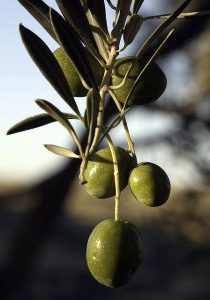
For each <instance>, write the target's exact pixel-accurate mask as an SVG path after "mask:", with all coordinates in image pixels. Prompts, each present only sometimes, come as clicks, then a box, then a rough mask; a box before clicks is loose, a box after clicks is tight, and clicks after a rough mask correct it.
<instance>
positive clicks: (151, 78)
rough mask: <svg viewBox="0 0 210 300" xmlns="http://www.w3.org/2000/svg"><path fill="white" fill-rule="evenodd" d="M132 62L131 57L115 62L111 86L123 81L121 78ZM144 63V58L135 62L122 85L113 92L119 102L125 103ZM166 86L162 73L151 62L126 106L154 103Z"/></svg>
mask: <svg viewBox="0 0 210 300" xmlns="http://www.w3.org/2000/svg"><path fill="white" fill-rule="evenodd" d="M132 60H133V57H132V56H128V57H124V58H120V59H117V60H116V62H115V65H114V69H113V74H112V80H111V82H112V85H113V86H117V85H119V84H120V83H121V82H122V81H123V78H124V76H125V74H126V72H127V70H128V68H129V66H130V64H131V63H132ZM146 63H147V60H146V59H145V58H142V59H141V60H140V61H137V62H136V63H135V64H134V66H133V67H132V69H131V71H130V73H129V75H128V78H127V79H126V81H125V83H124V85H123V86H122V87H120V88H118V89H115V90H114V92H115V94H116V96H117V97H118V99H119V101H120V102H122V103H124V102H125V100H126V98H127V96H128V94H129V92H130V90H131V88H132V87H133V85H134V82H135V80H136V79H137V77H138V75H139V74H140V72H141V70H142V69H143V67H144V66H145V64H146ZM166 85H167V80H166V76H165V74H164V72H163V71H162V70H161V68H160V67H159V66H158V65H157V63H155V62H152V63H151V65H150V66H149V67H148V68H147V69H146V70H145V72H144V73H143V75H142V77H141V79H140V81H139V82H138V84H137V86H136V87H135V89H134V92H133V94H132V96H131V98H130V99H129V102H128V105H143V104H149V103H152V102H154V101H155V100H157V99H158V98H159V97H160V96H161V95H162V93H163V92H164V91H165V89H166Z"/></svg>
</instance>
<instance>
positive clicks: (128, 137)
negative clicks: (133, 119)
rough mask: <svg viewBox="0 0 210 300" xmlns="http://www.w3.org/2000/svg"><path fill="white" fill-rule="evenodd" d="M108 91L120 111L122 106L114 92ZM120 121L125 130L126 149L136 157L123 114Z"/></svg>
mask: <svg viewBox="0 0 210 300" xmlns="http://www.w3.org/2000/svg"><path fill="white" fill-rule="evenodd" d="M109 93H110V95H111V97H112V99H113V100H114V102H115V104H116V106H117V108H118V110H119V111H120V112H122V107H121V105H120V103H119V101H118V99H117V97H116V95H115V93H114V92H113V91H112V90H111V89H109ZM122 122H123V127H124V130H125V135H126V139H127V143H128V151H129V152H130V153H132V154H133V156H134V157H135V158H136V154H135V148H134V143H133V141H132V139H131V135H130V132H129V129H128V125H127V121H126V118H125V116H122Z"/></svg>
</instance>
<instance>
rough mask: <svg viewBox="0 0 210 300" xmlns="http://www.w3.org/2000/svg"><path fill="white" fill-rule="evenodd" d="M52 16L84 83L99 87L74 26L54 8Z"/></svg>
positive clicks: (56, 30) (57, 33)
mask: <svg viewBox="0 0 210 300" xmlns="http://www.w3.org/2000/svg"><path fill="white" fill-rule="evenodd" d="M50 18H51V22H52V25H53V28H54V30H55V32H56V35H57V38H58V40H59V42H60V44H61V45H62V47H63V48H64V50H65V52H66V54H67V55H68V56H69V57H70V59H71V60H72V63H73V64H74V66H75V68H76V69H77V71H78V74H79V76H80V78H81V80H82V82H83V83H85V84H86V85H87V88H88V89H89V88H91V87H94V88H96V89H97V88H98V87H97V83H96V80H95V78H94V75H93V72H92V69H91V67H90V63H89V60H88V58H87V56H86V54H85V51H84V46H83V45H82V43H81V42H80V40H79V38H78V35H77V34H76V32H75V30H74V29H73V27H72V26H71V25H70V24H68V23H67V22H66V21H65V20H64V19H63V18H62V17H61V16H60V15H59V14H58V13H57V12H56V11H55V10H54V9H50Z"/></svg>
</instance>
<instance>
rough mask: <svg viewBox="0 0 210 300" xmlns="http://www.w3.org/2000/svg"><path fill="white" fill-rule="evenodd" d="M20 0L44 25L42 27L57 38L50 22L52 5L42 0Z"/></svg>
mask: <svg viewBox="0 0 210 300" xmlns="http://www.w3.org/2000/svg"><path fill="white" fill-rule="evenodd" d="M18 2H19V3H20V4H21V5H22V6H23V7H24V8H25V9H26V10H27V11H28V12H29V13H30V14H31V15H32V16H33V17H34V18H35V19H36V20H37V21H38V22H39V23H40V24H41V25H42V27H43V28H44V29H45V30H46V31H47V32H48V33H49V34H50V35H51V37H52V38H53V39H54V40H56V41H57V42H58V40H57V37H56V35H55V33H54V30H53V28H52V24H51V22H50V17H49V11H50V7H49V6H48V5H47V4H46V3H45V2H44V1H42V0H18Z"/></svg>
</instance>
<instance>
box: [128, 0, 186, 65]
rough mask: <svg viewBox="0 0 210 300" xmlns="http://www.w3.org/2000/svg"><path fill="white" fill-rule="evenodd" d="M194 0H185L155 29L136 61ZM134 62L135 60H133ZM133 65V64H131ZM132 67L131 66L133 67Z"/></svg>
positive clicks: (140, 50)
mask: <svg viewBox="0 0 210 300" xmlns="http://www.w3.org/2000/svg"><path fill="white" fill-rule="evenodd" d="M191 1H192V0H185V1H184V3H183V4H182V5H180V6H179V7H178V9H176V10H175V11H174V12H173V13H172V14H171V15H170V16H169V17H168V19H166V20H165V21H163V22H162V23H161V24H160V25H159V26H158V27H157V28H156V29H155V30H154V31H153V33H152V34H151V35H150V36H149V37H148V39H147V40H146V41H145V43H144V44H143V45H142V47H141V48H140V49H139V51H138V53H137V55H136V57H135V62H136V60H138V59H139V58H140V57H141V55H142V54H143V51H144V50H145V49H146V48H148V47H149V46H150V45H151V44H152V42H153V41H154V40H155V39H156V38H157V37H158V36H159V35H160V34H161V33H162V32H163V31H164V30H166V29H167V28H168V27H169V26H170V25H171V23H172V22H173V21H174V20H175V19H176V18H177V16H178V15H179V14H181V12H182V11H183V10H184V9H185V8H186V7H187V6H188V5H189V4H190V2H191ZM133 63H134V62H133ZM131 67H132V66H131ZM131 67H130V68H131Z"/></svg>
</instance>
